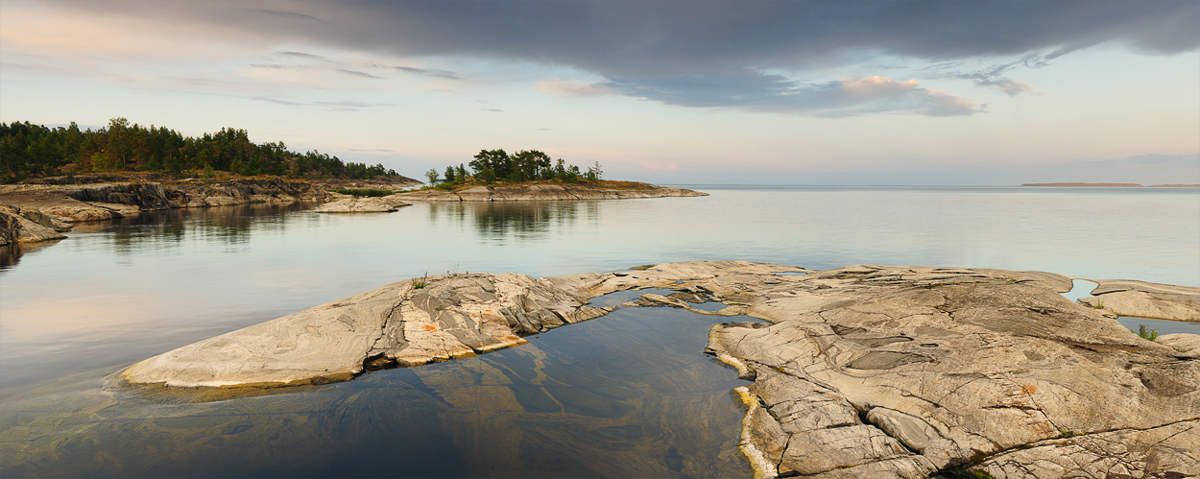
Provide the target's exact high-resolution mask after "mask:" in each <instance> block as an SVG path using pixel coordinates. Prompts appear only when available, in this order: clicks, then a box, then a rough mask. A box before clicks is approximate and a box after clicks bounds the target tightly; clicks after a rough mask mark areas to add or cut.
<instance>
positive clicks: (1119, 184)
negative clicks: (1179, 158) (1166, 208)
mask: <svg viewBox="0 0 1200 479" xmlns="http://www.w3.org/2000/svg"><path fill="white" fill-rule="evenodd" d="M1021 186H1115V187H1145V188H1158V187H1191V188H1195V187H1200V185H1184V184H1171V185H1150V186H1146V185H1143V184H1140V183H1024V184H1022V185H1021Z"/></svg>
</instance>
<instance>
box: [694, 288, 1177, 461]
mask: <svg viewBox="0 0 1200 479" xmlns="http://www.w3.org/2000/svg"><path fill="white" fill-rule="evenodd" d="M1070 286H1071V283H1070V281H1069V279H1068V278H1067V277H1063V276H1057V275H1052V274H1047V273H1028V272H1012V271H999V270H967V269H946V268H942V269H938V268H907V267H881V266H855V267H849V268H841V269H835V270H829V271H821V272H810V273H809V274H808V275H806V276H802V277H788V278H786V280H785V281H784V282H782V283H779V284H775V285H767V284H763V285H760V286H754V285H747V287H746V288H744V292H745V293H748V294H752V295H754V299H753V300H751V301H749V305H748V309H747V312H748V314H749V315H751V316H755V317H759V318H762V319H766V320H768V321H771V322H772V323H774V324H771V325H765V324H761V323H731V324H722V325H717V326H715V327H714V328H713V330H712V331H711V332H710V336H709V351H711V352H712V353H714V354H716V355H717V356H718V357H720V358H722V359H724V360H726V361H728V362H731V363H734V364H735V365H737V367H738V368H739V371H740V372H741V374H742V376H743V377H744V378H747V379H753V380H754V384H752V385H750V386H748V387H746V388H745V390H744V391H742V395H743V398H744V399H745V400H746V401H748V402H749V403H750V404H751V407H750V410H749V412H748V413H747V418H746V420H745V422H744V424H743V426H744V428H745V431H744V434H743V438H742V443H743V447H744V448H745V449H746V450H747V455H748V456H750V457H751V458H752V461H754V462H756V463H757V464H756V466H757V468H758V469H759V470H760V471H762V472H763V473H764V474H765V475H767V476H790V475H798V476H802V477H821V478H827V477H828V478H833V477H847V478H849V477H879V478H924V477H930V476H932V475H936V474H938V473H939V471H946V470H949V469H952V468H963V469H964V470H966V471H968V472H971V473H974V472H981V473H986V474H989V475H990V476H991V477H995V478H1067V477H1072V478H1074V477H1088V478H1092V477H1095V478H1104V477H1113V478H1116V477H1138V478H1140V477H1176V478H1178V477H1195V476H1197V475H1200V420H1198V418H1200V361H1197V359H1196V357H1195V355H1192V354H1188V352H1189V351H1188V350H1186V349H1185V348H1179V347H1170V346H1167V345H1163V344H1159V343H1155V342H1150V341H1146V340H1144V339H1141V338H1139V337H1137V336H1136V335H1134V334H1132V333H1130V332H1129V331H1128V330H1126V329H1125V328H1123V327H1121V325H1120V324H1119V323H1117V322H1116V321H1114V320H1112V319H1109V318H1106V317H1104V316H1103V315H1102V314H1101V313H1100V312H1099V311H1098V310H1096V309H1093V308H1089V307H1086V306H1083V305H1080V304H1075V303H1072V302H1070V301H1068V300H1066V299H1065V298H1063V297H1062V296H1061V295H1060V294H1059V293H1061V292H1065V291H1067V290H1069V289H1070ZM1173 288H1177V290H1176V291H1175V293H1176V294H1173V295H1164V296H1165V297H1167V299H1166V300H1164V301H1170V300H1171V299H1172V298H1171V296H1174V298H1173V299H1175V300H1176V301H1174V302H1172V303H1171V308H1185V307H1187V306H1188V305H1189V304H1190V302H1191V301H1193V300H1194V297H1195V295H1196V294H1197V293H1198V292H1200V291H1197V290H1196V288H1178V287H1173ZM1106 304H1107V303H1106ZM1181 336H1190V337H1194V336H1195V335H1181ZM1177 341H1181V340H1177Z"/></svg>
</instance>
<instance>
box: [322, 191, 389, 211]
mask: <svg viewBox="0 0 1200 479" xmlns="http://www.w3.org/2000/svg"><path fill="white" fill-rule="evenodd" d="M330 195H331V196H333V197H334V200H333V201H330V202H328V203H325V204H323V205H321V206H318V207H316V208H313V211H314V212H316V213H391V212H393V211H396V210H397V209H399V208H400V207H404V206H412V203H406V202H404V201H401V200H400V199H399V198H396V197H395V195H391V196H383V197H375V198H362V197H353V196H348V195H341V194H337V193H330Z"/></svg>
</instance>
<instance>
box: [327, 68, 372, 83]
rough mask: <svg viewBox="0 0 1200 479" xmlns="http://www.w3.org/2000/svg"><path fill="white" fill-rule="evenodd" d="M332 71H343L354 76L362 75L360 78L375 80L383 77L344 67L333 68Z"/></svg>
mask: <svg viewBox="0 0 1200 479" xmlns="http://www.w3.org/2000/svg"><path fill="white" fill-rule="evenodd" d="M334 71H336V72H340V73H345V74H347V75H354V76H356V77H362V78H374V79H376V80H382V79H383V77H381V76H376V75H372V74H370V73H367V72H360V71H358V70H346V69H342V68H338V69H335V70H334Z"/></svg>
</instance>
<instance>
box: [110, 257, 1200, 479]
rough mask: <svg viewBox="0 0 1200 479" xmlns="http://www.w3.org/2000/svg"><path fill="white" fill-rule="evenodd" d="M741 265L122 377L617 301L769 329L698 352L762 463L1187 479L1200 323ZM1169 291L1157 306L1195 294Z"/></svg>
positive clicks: (191, 381)
mask: <svg viewBox="0 0 1200 479" xmlns="http://www.w3.org/2000/svg"><path fill="white" fill-rule="evenodd" d="M800 271H804V270H803V269H802V268H797V267H790V266H779V265H770V264H761V263H748V262H732V261H731V262H688V263H668V264H661V265H653V266H647V267H640V268H636V269H634V270H631V271H624V272H615V273H603V274H600V273H585V274H579V275H574V276H565V277H558V278H541V279H537V280H535V279H533V278H530V277H528V276H525V275H518V274H503V275H496V274H473V275H465V276H463V275H449V276H438V277H431V278H427V279H422V280H410V281H403V282H399V283H394V284H391V285H388V286H384V287H382V288H379V289H376V290H373V291H369V292H366V293H363V294H360V295H357V296H352V297H349V298H345V299H342V300H338V301H335V302H333V303H329V304H326V305H322V306H318V307H315V308H312V309H309V310H305V311H301V312H299V313H296V314H293V315H289V316H285V317H283V318H279V319H276V320H274V321H269V322H266V323H262V324H259V325H256V326H251V327H249V328H246V329H243V330H239V331H234V332H232V333H228V334H225V335H222V336H218V337H216V338H212V339H209V340H206V341H201V342H199V343H196V344H193V345H190V346H185V347H183V348H180V349H177V350H175V351H171V352H168V353H165V354H163V355H160V356H157V357H154V358H151V359H148V360H146V361H143V362H141V363H138V364H136V365H134V366H132V367H130V368H129V369H127V370H125V371H124V372H123V373H122V377H123V378H124V379H125V380H126V381H128V382H129V383H134V384H164V385H166V386H189V387H194V386H226V387H229V386H269V385H288V384H312V383H320V382H326V381H336V380H344V379H350V378H352V377H353V376H355V375H357V374H360V373H362V372H363V371H364V370H365V369H369V368H373V367H388V366H413V365H419V364H424V363H428V362H432V361H444V360H450V359H454V358H457V357H463V356H470V355H474V354H479V353H484V352H488V351H492V350H495V349H499V348H504V347H508V346H513V345H517V344H521V343H523V342H524V339H522V336H525V335H529V334H535V333H537V332H540V331H544V330H547V329H550V328H554V327H558V326H561V325H565V324H570V323H574V322H578V321H583V320H586V319H591V318H595V317H598V316H601V315H603V314H605V313H606V312H607V311H608V310H609V309H606V308H594V307H591V306H588V305H587V300H588V299H589V298H592V297H596V296H599V295H603V294H607V293H610V292H614V291H622V290H629V289H640V288H664V289H671V290H674V291H675V292H676V293H675V294H671V295H668V296H663V295H654V294H646V295H643V297H642V298H641V299H639V300H638V302H635V303H627V304H628V305H633V306H637V305H640V306H646V307H652V306H674V307H686V308H689V309H690V306H689V303H690V302H694V301H699V300H710V301H720V302H722V303H724V304H725V306H726V307H725V308H724V309H722V310H720V311H717V312H715V313H709V314H720V315H726V316H731V315H739V314H746V315H749V316H753V317H756V318H760V319H765V320H767V321H770V324H768V323H761V322H745V321H743V322H736V323H725V324H718V325H716V326H714V327H713V329H712V330H711V331H710V334H709V343H708V349H707V351H709V352H710V353H712V354H714V355H716V356H717V358H719V359H721V360H722V361H725V362H727V363H729V364H731V365H732V366H734V367H736V368H737V369H738V371H739V375H740V376H741V377H742V378H744V379H748V380H751V381H753V383H752V384H750V385H748V386H745V387H742V388H738V393H739V395H740V396H741V397H742V398H743V400H744V401H745V402H746V404H747V406H748V409H747V412H746V417H745V419H744V421H743V432H742V437H741V441H740V442H741V445H742V448H743V451H744V452H745V454H746V456H747V457H749V458H750V459H751V462H752V463H754V465H755V467H756V468H757V469H758V470H759V471H760V472H761V473H762V474H763V475H765V476H771V477H773V476H796V475H798V476H803V477H821V478H843V477H844V478H852V477H854V478H858V477H864V478H866V477H870V478H925V477H933V476H938V475H942V474H945V473H949V472H950V471H953V470H958V471H967V472H969V473H977V472H978V473H986V474H989V475H991V476H992V477H996V478H1016V477H1038V478H1058V477H1193V476H1196V475H1198V474H1200V359H1198V357H1197V349H1198V348H1200V336H1196V335H1187V334H1182V335H1165V336H1163V341H1162V343H1156V342H1151V341H1147V340H1144V339H1142V338H1140V337H1138V336H1137V335H1134V334H1132V333H1131V332H1130V331H1129V330H1127V329H1125V328H1123V327H1122V326H1121V325H1120V324H1119V323H1117V322H1116V321H1115V320H1113V319H1111V318H1108V317H1105V316H1103V315H1102V314H1101V312H1100V310H1097V309H1094V308H1091V307H1088V306H1085V305H1082V304H1078V303H1073V302H1071V301H1069V300H1067V299H1065V298H1063V297H1062V296H1061V295H1060V294H1059V293H1061V292H1065V291H1067V290H1069V289H1070V288H1071V279H1070V278H1069V277H1066V276H1061V275H1055V274H1049V273H1037V272H1013V271H1002V270H987V269H957V268H919V267H885V266H870V265H864V266H853V267H847V268H839V269H833V270H828V271H808V272H807V273H808V274H807V275H804V276H779V275H777V274H776V273H780V272H800ZM1193 290H1195V288H1191V289H1189V288H1182V289H1175V290H1174V291H1175V292H1176V293H1177V294H1174V295H1164V296H1165V299H1162V301H1165V302H1168V303H1170V304H1171V305H1173V306H1172V307H1180V308H1185V309H1187V308H1192V307H1193V306H1192V305H1193V304H1194V303H1192V302H1191V300H1190V299H1188V298H1190V295H1191V294H1194V293H1196V292H1200V290H1197V291H1193Z"/></svg>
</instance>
